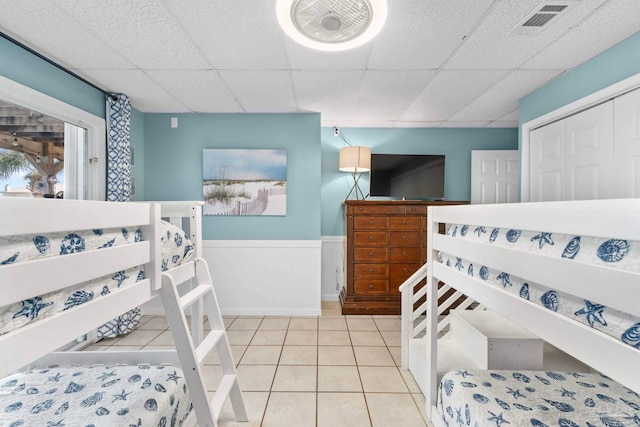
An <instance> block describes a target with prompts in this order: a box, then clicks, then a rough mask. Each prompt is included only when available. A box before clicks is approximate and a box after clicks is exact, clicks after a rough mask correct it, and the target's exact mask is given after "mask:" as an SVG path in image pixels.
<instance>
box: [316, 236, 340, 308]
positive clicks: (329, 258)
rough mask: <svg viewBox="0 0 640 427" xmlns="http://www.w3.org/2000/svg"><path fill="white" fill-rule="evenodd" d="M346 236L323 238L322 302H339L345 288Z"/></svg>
mask: <svg viewBox="0 0 640 427" xmlns="http://www.w3.org/2000/svg"><path fill="white" fill-rule="evenodd" d="M344 241H345V240H344V236H322V301H338V294H339V293H340V290H341V289H342V287H343V286H344Z"/></svg>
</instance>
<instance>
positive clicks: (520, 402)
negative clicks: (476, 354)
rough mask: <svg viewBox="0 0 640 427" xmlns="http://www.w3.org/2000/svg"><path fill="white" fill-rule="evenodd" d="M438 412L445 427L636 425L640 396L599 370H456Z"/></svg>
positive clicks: (442, 390) (443, 387) (446, 381)
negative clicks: (590, 372)
mask: <svg viewBox="0 0 640 427" xmlns="http://www.w3.org/2000/svg"><path fill="white" fill-rule="evenodd" d="M438 412H439V413H440V415H441V416H442V419H443V421H444V422H445V424H446V425H447V426H478V427H481V426H498V427H499V426H506V425H510V426H534V427H544V426H563V427H577V426H586V427H595V426H608V427H614V426H615V427H624V426H638V425H640V395H638V393H636V392H634V391H633V390H630V389H628V388H626V387H624V386H622V385H620V384H618V383H616V382H615V381H613V380H611V379H610V378H608V377H606V376H604V375H600V374H584V373H575V372H550V371H547V372H539V371H453V372H449V373H447V374H445V376H444V377H443V378H442V381H441V382H440V386H439V389H438Z"/></svg>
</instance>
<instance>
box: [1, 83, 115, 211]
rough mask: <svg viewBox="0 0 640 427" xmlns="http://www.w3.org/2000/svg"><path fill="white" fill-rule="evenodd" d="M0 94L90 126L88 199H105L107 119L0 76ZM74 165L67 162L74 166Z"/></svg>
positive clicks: (48, 114)
mask: <svg viewBox="0 0 640 427" xmlns="http://www.w3.org/2000/svg"><path fill="white" fill-rule="evenodd" d="M0 98H1V99H3V100H5V101H7V102H11V103H12V104H16V105H18V106H20V107H23V108H28V109H30V110H33V111H35V112H38V113H42V114H45V115H47V116H51V117H54V118H56V119H60V120H62V121H64V122H67V123H71V124H73V125H75V126H79V127H82V128H85V129H86V130H87V151H88V156H87V158H88V159H89V160H90V161H89V162H88V164H86V165H85V168H86V170H87V175H86V180H87V185H88V188H87V193H86V194H87V199H88V200H106V151H107V142H106V122H105V119H104V118H102V117H98V116H96V115H94V114H91V113H89V112H87V111H85V110H82V109H80V108H78V107H75V106H73V105H70V104H67V103H66V102H63V101H61V100H59V99H56V98H53V97H52V96H49V95H46V94H44V93H42V92H39V91H37V90H35V89H32V88H30V87H28V86H25V85H23V84H20V83H18V82H15V81H13V80H11V79H8V78H6V77H4V76H0ZM75 167H76V166H75V165H65V169H67V168H75Z"/></svg>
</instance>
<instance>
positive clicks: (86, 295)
mask: <svg viewBox="0 0 640 427" xmlns="http://www.w3.org/2000/svg"><path fill="white" fill-rule="evenodd" d="M142 239H143V236H142V232H141V230H140V228H133V229H127V228H119V229H104V230H103V229H96V230H82V231H74V232H65V233H49V234H46V235H21V236H8V237H0V268H2V266H3V265H9V264H17V263H20V262H26V261H32V260H36V259H42V258H48V257H53V256H65V255H67V254H72V253H79V252H85V251H91V250H99V249H102V248H107V247H112V246H118V245H126V244H130V243H134V242H139V241H141V240H142ZM161 248H162V249H161V254H162V269H163V271H164V270H167V269H170V268H173V267H175V266H178V265H180V264H181V263H182V262H185V261H188V260H189V259H191V258H192V256H193V245H192V244H191V242H190V240H189V239H188V238H187V237H186V235H185V234H184V232H183V231H182V230H181V229H179V228H178V227H175V226H173V225H171V224H169V223H166V222H162V225H161ZM142 279H144V269H143V268H142V266H138V267H133V268H130V269H127V270H123V271H119V272H116V273H113V274H110V275H107V276H104V277H101V278H98V279H94V280H91V281H89V282H86V283H82V284H79V285H76V286H71V287H68V288H65V289H63V290H60V291H56V292H51V293H48V294H44V295H36V296H34V297H33V298H30V299H26V300H24V301H20V302H17V303H15V304H11V305H6V306H3V307H0V335H2V334H6V333H7V332H10V331H12V330H14V329H17V328H20V327H23V326H25V325H27V324H29V323H31V322H33V321H36V320H38V319H43V318H46V317H49V316H52V315H53V314H56V313H58V312H61V311H65V310H69V309H72V308H73V307H75V306H78V305H81V304H83V303H85V302H87V301H91V300H93V299H94V298H98V297H100V296H103V295H108V294H110V293H111V292H114V291H116V290H117V289H119V288H121V287H123V286H126V285H128V284H130V283H135V282H137V281H140V280H142ZM7 285H15V286H17V285H18V284H3V286H7Z"/></svg>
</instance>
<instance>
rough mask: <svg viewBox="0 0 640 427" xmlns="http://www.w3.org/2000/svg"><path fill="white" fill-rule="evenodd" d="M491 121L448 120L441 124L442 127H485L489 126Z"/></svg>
mask: <svg viewBox="0 0 640 427" xmlns="http://www.w3.org/2000/svg"><path fill="white" fill-rule="evenodd" d="M487 124H489V122H476V121H468V122H462V121H461V122H452V121H446V122H442V124H441V125H440V127H441V128H483V127H485V126H487Z"/></svg>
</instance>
